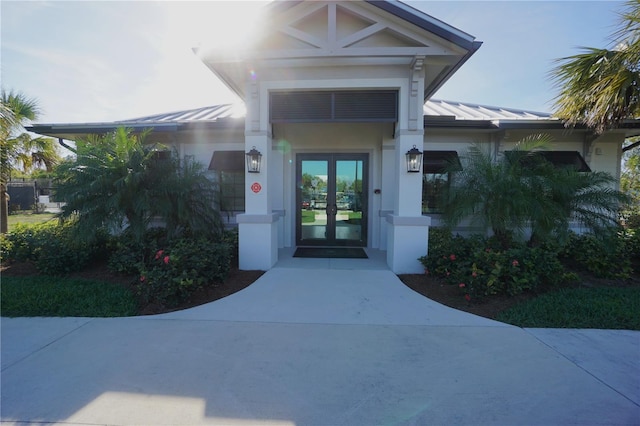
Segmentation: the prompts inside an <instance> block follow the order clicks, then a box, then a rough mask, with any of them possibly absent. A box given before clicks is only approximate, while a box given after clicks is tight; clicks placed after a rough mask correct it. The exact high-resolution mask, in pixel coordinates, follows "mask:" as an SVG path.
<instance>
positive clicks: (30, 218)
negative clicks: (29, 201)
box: [8, 212, 55, 232]
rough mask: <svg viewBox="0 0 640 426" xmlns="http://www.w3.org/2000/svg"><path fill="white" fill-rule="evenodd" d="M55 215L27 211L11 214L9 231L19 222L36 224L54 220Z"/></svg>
mask: <svg viewBox="0 0 640 426" xmlns="http://www.w3.org/2000/svg"><path fill="white" fill-rule="evenodd" d="M54 217H55V214H54V213H26V212H20V213H17V214H10V215H9V229H8V230H9V232H11V231H12V230H13V229H14V228H15V226H16V225H17V224H18V223H24V224H29V225H30V224H34V223H42V222H46V221H48V220H52V219H53V218H54Z"/></svg>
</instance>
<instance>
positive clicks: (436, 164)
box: [422, 151, 462, 173]
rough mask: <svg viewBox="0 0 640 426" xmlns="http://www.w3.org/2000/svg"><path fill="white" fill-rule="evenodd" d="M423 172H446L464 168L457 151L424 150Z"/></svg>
mask: <svg viewBox="0 0 640 426" xmlns="http://www.w3.org/2000/svg"><path fill="white" fill-rule="evenodd" d="M422 170H423V173H446V172H451V171H460V170H462V164H460V158H459V157H458V152H457V151H423V155H422Z"/></svg>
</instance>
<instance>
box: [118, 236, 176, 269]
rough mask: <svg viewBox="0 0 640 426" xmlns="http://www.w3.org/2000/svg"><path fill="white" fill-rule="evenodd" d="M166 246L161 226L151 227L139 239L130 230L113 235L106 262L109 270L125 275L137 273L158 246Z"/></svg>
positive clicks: (165, 237) (165, 238)
mask: <svg viewBox="0 0 640 426" xmlns="http://www.w3.org/2000/svg"><path fill="white" fill-rule="evenodd" d="M166 246H167V233H166V230H165V229H163V228H151V229H149V230H147V231H146V232H145V234H144V236H143V237H142V239H139V238H138V237H137V236H134V235H133V234H132V233H131V232H127V231H126V232H124V233H123V234H121V235H118V236H116V237H113V238H112V239H111V245H110V252H111V253H110V255H109V260H108V262H107V266H108V268H109V270H111V271H112V272H117V273H120V274H126V275H137V274H139V273H140V271H141V270H143V269H144V265H145V264H147V263H148V262H149V260H150V259H151V258H152V257H153V255H155V253H156V252H157V251H158V250H159V248H160V247H166Z"/></svg>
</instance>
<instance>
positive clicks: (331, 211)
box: [325, 204, 338, 216]
mask: <svg viewBox="0 0 640 426" xmlns="http://www.w3.org/2000/svg"><path fill="white" fill-rule="evenodd" d="M325 211H326V213H327V216H335V215H336V214H338V206H337V205H335V204H332V205H328V204H327V208H326V210H325Z"/></svg>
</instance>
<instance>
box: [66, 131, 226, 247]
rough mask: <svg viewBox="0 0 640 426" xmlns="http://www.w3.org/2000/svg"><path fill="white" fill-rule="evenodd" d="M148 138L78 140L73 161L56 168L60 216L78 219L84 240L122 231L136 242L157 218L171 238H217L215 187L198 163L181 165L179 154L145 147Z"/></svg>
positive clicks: (119, 135)
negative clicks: (103, 230)
mask: <svg viewBox="0 0 640 426" xmlns="http://www.w3.org/2000/svg"><path fill="white" fill-rule="evenodd" d="M146 136H147V134H146V133H143V134H141V135H135V134H132V133H131V132H130V131H128V130H126V129H123V128H120V129H118V130H117V131H115V132H113V133H109V134H106V135H104V136H93V137H89V138H86V139H84V140H79V141H77V142H76V145H77V149H76V154H77V157H76V160H75V161H74V162H66V163H63V164H61V165H60V166H59V167H58V169H57V174H58V177H57V179H56V184H57V185H56V188H57V189H56V195H57V197H58V198H59V199H60V200H61V201H64V202H65V203H66V205H65V206H64V207H63V209H62V212H61V213H60V218H62V219H69V218H77V225H78V226H77V230H78V232H79V234H80V235H81V236H83V237H85V238H91V237H93V236H96V235H97V232H98V230H100V229H104V228H106V229H108V230H109V231H112V232H119V231H122V230H125V229H126V230H128V231H129V232H130V233H131V234H132V235H133V236H134V238H135V239H137V240H138V241H140V240H141V239H142V237H143V236H144V234H145V232H146V230H147V229H148V228H149V227H150V226H151V225H152V224H153V223H154V222H155V221H158V220H159V221H161V222H163V223H164V225H165V227H166V229H167V231H168V234H169V236H170V237H173V236H179V235H184V234H187V233H192V234H198V235H204V236H211V237H215V236H218V235H219V233H220V231H221V230H222V222H221V219H220V215H219V212H218V210H217V209H215V202H216V194H217V188H216V187H215V184H214V183H213V182H212V181H210V180H209V179H208V178H207V177H206V176H205V173H204V169H203V168H202V166H201V165H199V164H198V163H186V164H181V162H180V160H179V159H178V156H177V153H175V152H169V151H164V152H162V151H158V149H157V148H158V147H157V146H154V145H145V138H146ZM167 154H168V155H167Z"/></svg>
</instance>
